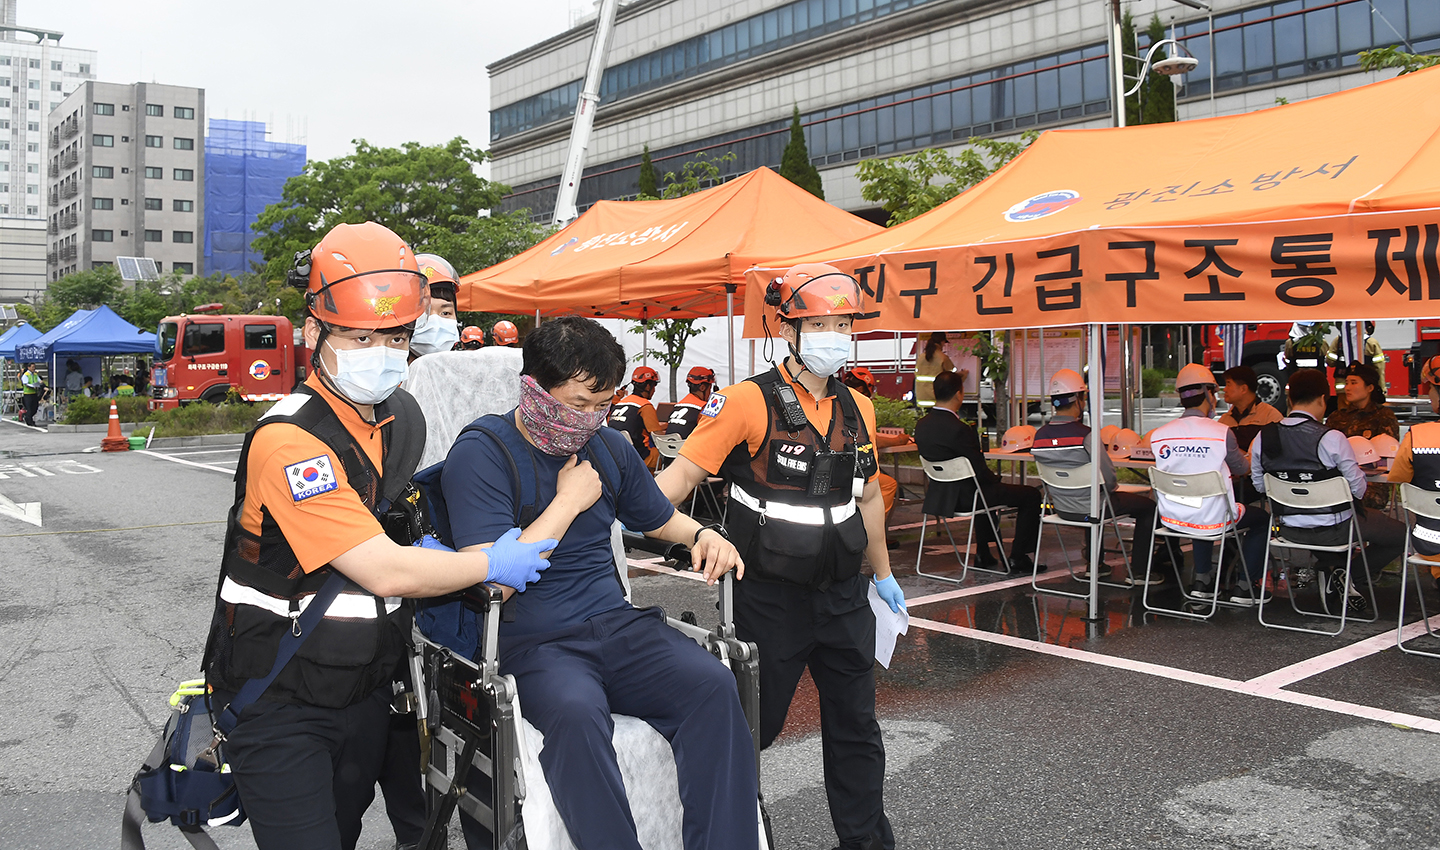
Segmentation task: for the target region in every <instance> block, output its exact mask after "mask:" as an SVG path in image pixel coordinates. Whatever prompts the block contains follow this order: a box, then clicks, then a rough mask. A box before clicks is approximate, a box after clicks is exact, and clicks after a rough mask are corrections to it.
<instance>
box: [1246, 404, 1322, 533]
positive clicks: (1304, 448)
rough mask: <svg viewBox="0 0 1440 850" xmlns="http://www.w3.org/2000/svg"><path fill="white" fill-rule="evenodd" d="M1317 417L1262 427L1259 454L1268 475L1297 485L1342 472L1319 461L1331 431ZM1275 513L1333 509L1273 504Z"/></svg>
mask: <svg viewBox="0 0 1440 850" xmlns="http://www.w3.org/2000/svg"><path fill="white" fill-rule="evenodd" d="M1329 430H1330V429H1329V428H1326V427H1325V426H1324V425H1322V424H1320V423H1319V422H1316V421H1315V420H1314V419H1310V418H1309V417H1305V418H1303V419H1301V420H1300V421H1299V422H1296V423H1294V424H1293V425H1287V424H1285V423H1284V422H1283V421H1282V422H1272V423H1270V424H1269V425H1266V426H1265V427H1264V428H1262V429H1260V434H1261V440H1260V457H1261V463H1262V468H1263V469H1264V470H1265V471H1266V472H1268V473H1269V474H1271V475H1273V476H1275V477H1276V478H1279V479H1280V480H1281V481H1288V482H1291V483H1294V484H1304V483H1307V482H1312V481H1324V480H1326V479H1329V478H1335V477H1337V476H1339V475H1340V470H1338V469H1336V468H1335V467H1333V466H1326V465H1325V464H1323V463H1321V462H1320V439H1321V438H1322V437H1324V436H1325V432H1327V431H1329ZM1271 504H1272V505H1273V506H1274V509H1275V515H1276V516H1277V517H1279V516H1295V515H1299V514H1321V515H1328V514H1332V513H1334V512H1335V510H1336V509H1334V508H1287V507H1284V506H1282V505H1280V504H1279V503H1276V502H1272V503H1271Z"/></svg>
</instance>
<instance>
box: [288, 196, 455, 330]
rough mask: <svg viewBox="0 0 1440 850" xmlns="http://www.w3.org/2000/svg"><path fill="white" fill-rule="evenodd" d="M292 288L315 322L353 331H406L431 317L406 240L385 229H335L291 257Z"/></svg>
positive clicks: (368, 226) (347, 226)
mask: <svg viewBox="0 0 1440 850" xmlns="http://www.w3.org/2000/svg"><path fill="white" fill-rule="evenodd" d="M291 280H292V282H295V283H297V284H298V283H299V282H300V281H304V284H305V306H306V307H307V308H308V309H309V310H310V314H311V315H313V316H314V317H315V318H316V319H317V320H318V321H320V322H321V323H322V324H325V325H338V326H341V327H347V328H355V329H357V330H375V329H377V328H391V327H398V326H400V325H408V324H410V323H411V322H414V321H415V320H416V319H418V318H420V317H421V316H423V315H425V314H426V313H428V312H429V311H430V293H429V291H428V287H426V286H425V276H424V275H423V274H421V272H420V267H419V264H417V263H416V262H415V255H414V254H413V253H411V251H410V246H408V245H406V244H405V240H403V239H401V238H400V237H399V236H397V235H395V233H394V232H393V231H391V230H390V229H389V228H387V227H385V226H384V225H380V224H376V223H375V222H373V221H367V222H365V223H364V224H339V225H336V226H335V227H334V228H333V229H332V230H331V231H330V232H329V233H327V234H325V236H324V238H322V239H321V240H320V244H319V245H316V246H315V248H314V250H312V251H310V252H308V253H306V252H301V253H300V254H297V255H296V257H295V268H294V269H293V270H292V271H291Z"/></svg>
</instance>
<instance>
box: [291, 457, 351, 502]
mask: <svg viewBox="0 0 1440 850" xmlns="http://www.w3.org/2000/svg"><path fill="white" fill-rule="evenodd" d="M285 483H286V484H289V485H290V495H291V496H294V497H295V501H297V502H303V501H305V500H306V499H308V498H310V497H311V496H318V495H320V494H321V493H328V492H330V491H331V490H334V489H336V488H338V487H339V486H340V484H339V482H337V481H336V480H335V465H334V463H332V462H331V460H330V456H329V455H320V456H319V457H312V458H310V459H309V460H302V461H300V462H299V463H292V464H290V465H289V466H287V467H285Z"/></svg>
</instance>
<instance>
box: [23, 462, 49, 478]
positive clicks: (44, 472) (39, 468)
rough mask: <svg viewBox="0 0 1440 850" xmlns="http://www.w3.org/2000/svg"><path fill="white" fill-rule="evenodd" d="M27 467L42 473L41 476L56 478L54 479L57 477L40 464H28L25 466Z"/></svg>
mask: <svg viewBox="0 0 1440 850" xmlns="http://www.w3.org/2000/svg"><path fill="white" fill-rule="evenodd" d="M25 465H26V466H28V467H29V468H31V469H33V470H35V471H36V472H38V473H40V474H41V475H46V476H49V477H51V478H54V477H55V473H53V472H51V471H50V470H48V469H46V468H45V467H43V466H41V465H40V464H38V463H27V464H25Z"/></svg>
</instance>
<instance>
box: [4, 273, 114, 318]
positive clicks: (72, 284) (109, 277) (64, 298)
mask: <svg viewBox="0 0 1440 850" xmlns="http://www.w3.org/2000/svg"><path fill="white" fill-rule="evenodd" d="M124 288H125V282H124V281H122V280H121V279H120V272H119V270H118V269H116V268H115V267H114V266H100V267H99V268H96V269H88V270H86V271H81V272H75V273H74V274H68V275H66V276H64V277H62V278H60V279H59V280H57V281H55V282H53V283H51V284H50V285H49V286H48V287H46V289H45V295H44V296H43V297H42V298H41V299H40V300H39V301H38V302H37V303H36V304H35V306H33V307H32V306H30V305H28V304H17V305H16V312H17V313H18V314H19V315H20V316H21V318H23V319H25V320H26V321H27V322H29V323H30V324H32V325H34V326H35V327H36V328H37V329H39V330H41V331H48V330H51V329H53V328H54V327H55V326H56V325H58V324H60V323H61V322H63V321H65V320H66V319H68V318H70V314H72V313H74V312H75V311H76V310H93V309H95V308H96V307H99V306H100V305H102V304H110V303H111V302H113V301H114V300H115V298H116V296H117V295H118V294H119V293H120V292H121V290H123V289H124ZM112 309H113V308H112Z"/></svg>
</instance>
